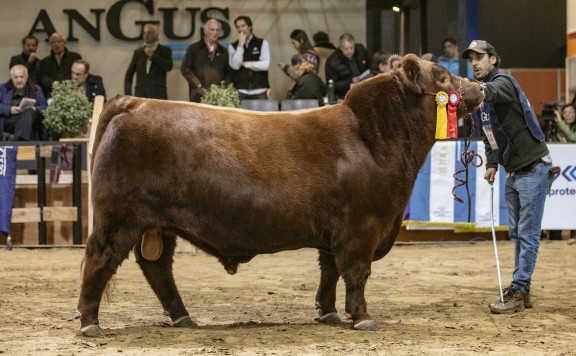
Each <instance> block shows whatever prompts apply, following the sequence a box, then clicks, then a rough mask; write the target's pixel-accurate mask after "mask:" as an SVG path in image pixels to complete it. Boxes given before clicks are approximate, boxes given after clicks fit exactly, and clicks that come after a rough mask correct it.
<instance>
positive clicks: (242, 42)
mask: <svg viewBox="0 0 576 356" xmlns="http://www.w3.org/2000/svg"><path fill="white" fill-rule="evenodd" d="M246 37H247V36H246V34H245V33H244V32H240V33H238V46H240V47H244V45H245V44H246Z"/></svg>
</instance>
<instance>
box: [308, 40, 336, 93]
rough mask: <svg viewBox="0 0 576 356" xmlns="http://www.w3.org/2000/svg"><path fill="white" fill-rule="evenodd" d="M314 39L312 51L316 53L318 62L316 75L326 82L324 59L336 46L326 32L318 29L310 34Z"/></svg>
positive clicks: (326, 58)
mask: <svg viewBox="0 0 576 356" xmlns="http://www.w3.org/2000/svg"><path fill="white" fill-rule="evenodd" d="M312 40H313V41H314V51H315V52H316V53H317V54H318V58H319V61H320V64H319V65H318V76H320V79H322V81H323V82H324V83H326V61H327V60H328V57H330V55H331V54H332V53H333V52H334V51H335V50H336V47H334V45H333V44H332V43H331V42H330V38H329V37H328V34H327V33H326V32H324V31H318V32H316V33H315V34H314V36H312Z"/></svg>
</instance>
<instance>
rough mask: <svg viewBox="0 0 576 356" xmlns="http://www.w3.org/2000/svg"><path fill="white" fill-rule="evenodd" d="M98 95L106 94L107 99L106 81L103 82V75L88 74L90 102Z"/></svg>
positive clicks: (87, 87) (87, 90)
mask: <svg viewBox="0 0 576 356" xmlns="http://www.w3.org/2000/svg"><path fill="white" fill-rule="evenodd" d="M97 95H102V96H104V101H106V90H105V89H104V83H102V77H101V76H99V75H92V74H88V78H86V97H87V98H88V101H89V102H91V103H93V102H94V98H95V97H96V96H97Z"/></svg>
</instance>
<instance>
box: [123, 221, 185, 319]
mask: <svg viewBox="0 0 576 356" xmlns="http://www.w3.org/2000/svg"><path fill="white" fill-rule="evenodd" d="M160 236H161V238H162V242H163V246H164V247H163V250H162V254H161V255H160V258H158V259H157V260H154V261H149V260H147V259H145V258H144V257H143V256H142V251H141V249H140V244H136V247H135V248H134V254H135V255H136V262H138V265H139V266H140V268H141V269H142V272H144V276H145V277H146V279H147V280H148V283H150V286H151V287H152V290H154V293H156V296H157V297H158V299H159V300H160V303H161V304H162V307H163V308H164V310H165V311H167V312H168V314H169V315H170V318H171V319H172V322H173V323H174V324H173V325H174V326H178V327H186V326H194V325H196V324H195V323H194V322H193V321H192V319H190V316H189V315H188V311H186V307H184V303H182V298H181V297H180V293H178V290H177V288H176V283H175V282H174V275H173V273H172V264H173V263H174V258H173V257H174V250H175V248H176V236H175V235H174V234H168V233H165V232H161V233H160Z"/></svg>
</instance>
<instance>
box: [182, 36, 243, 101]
mask: <svg viewBox="0 0 576 356" xmlns="http://www.w3.org/2000/svg"><path fill="white" fill-rule="evenodd" d="M180 72H182V75H183V76H184V78H186V81H187V82H188V86H189V88H190V90H189V95H190V101H192V102H197V103H199V102H200V100H201V98H202V96H203V95H204V90H208V89H210V85H212V84H220V82H221V81H224V82H225V84H226V85H228V84H230V83H231V82H232V68H230V66H229V65H228V50H227V49H226V48H224V46H222V45H221V44H220V43H217V44H216V48H215V49H214V54H213V57H212V59H210V52H209V49H208V46H207V45H206V42H204V39H201V40H200V41H199V42H196V43H193V44H191V45H190V46H189V47H188V49H187V50H186V54H185V55H184V58H183V59H182V64H181V65H180ZM198 84H201V85H202V88H198Z"/></svg>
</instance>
